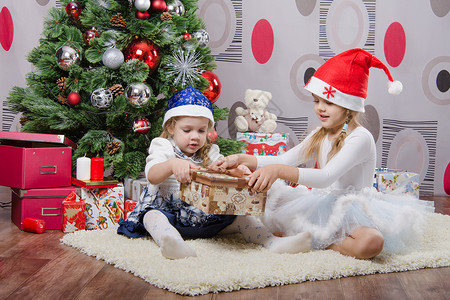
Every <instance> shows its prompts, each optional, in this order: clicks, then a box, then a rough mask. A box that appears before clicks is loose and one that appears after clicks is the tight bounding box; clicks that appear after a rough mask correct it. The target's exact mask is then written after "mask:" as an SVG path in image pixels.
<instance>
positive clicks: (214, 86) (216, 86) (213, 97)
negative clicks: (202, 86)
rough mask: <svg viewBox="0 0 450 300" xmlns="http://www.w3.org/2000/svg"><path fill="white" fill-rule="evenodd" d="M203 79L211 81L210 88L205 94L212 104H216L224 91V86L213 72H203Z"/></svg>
mask: <svg viewBox="0 0 450 300" xmlns="http://www.w3.org/2000/svg"><path fill="white" fill-rule="evenodd" d="M202 77H203V78H205V79H206V80H208V81H209V87H208V88H207V90H206V91H204V92H203V94H204V95H205V96H206V98H208V99H209V101H211V103H214V102H216V101H217V99H218V98H219V96H220V92H221V91H222V84H221V83H220V80H219V77H217V75H216V74H214V73H213V72H211V71H203V73H202Z"/></svg>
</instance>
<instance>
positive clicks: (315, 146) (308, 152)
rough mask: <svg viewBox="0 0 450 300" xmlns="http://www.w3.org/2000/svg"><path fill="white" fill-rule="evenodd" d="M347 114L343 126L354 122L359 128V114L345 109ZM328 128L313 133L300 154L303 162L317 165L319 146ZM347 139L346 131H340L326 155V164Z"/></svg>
mask: <svg viewBox="0 0 450 300" xmlns="http://www.w3.org/2000/svg"><path fill="white" fill-rule="evenodd" d="M345 111H346V114H347V119H346V121H345V124H348V125H350V123H351V122H354V123H355V125H356V126H359V125H360V123H359V121H358V119H359V115H360V114H359V113H358V112H356V111H352V110H350V109H347V108H346V109H345ZM328 131H329V130H328V128H324V127H322V128H320V129H319V130H318V131H317V132H316V133H314V134H313V135H312V136H311V138H310V139H309V142H308V144H307V145H306V147H305V150H304V151H303V152H302V155H303V159H304V161H310V160H312V161H313V162H315V163H317V166H318V167H320V166H319V165H318V163H319V153H320V145H321V144H322V141H323V139H324V138H325V137H326V136H327V134H328ZM346 137H347V130H341V132H340V133H339V135H338V136H337V137H336V140H335V141H334V143H333V146H332V147H331V150H330V152H329V153H328V157H327V162H328V161H330V159H332V158H333V156H335V155H336V154H337V153H338V152H339V151H340V150H341V149H342V147H343V146H344V141H345V138H346Z"/></svg>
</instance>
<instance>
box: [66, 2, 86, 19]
mask: <svg viewBox="0 0 450 300" xmlns="http://www.w3.org/2000/svg"><path fill="white" fill-rule="evenodd" d="M81 10H82V9H81V5H80V4H79V3H78V2H75V1H70V2H69V3H67V5H66V13H67V14H68V15H69V16H70V17H72V18H78V17H79V16H80V14H81Z"/></svg>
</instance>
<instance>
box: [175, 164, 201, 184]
mask: <svg viewBox="0 0 450 300" xmlns="http://www.w3.org/2000/svg"><path fill="white" fill-rule="evenodd" d="M171 167H172V173H173V175H174V176H175V179H176V180H178V181H179V182H181V183H184V182H191V172H190V171H191V169H195V170H198V169H200V167H199V166H196V165H195V164H194V163H192V162H190V161H187V160H184V159H179V158H172V161H171Z"/></svg>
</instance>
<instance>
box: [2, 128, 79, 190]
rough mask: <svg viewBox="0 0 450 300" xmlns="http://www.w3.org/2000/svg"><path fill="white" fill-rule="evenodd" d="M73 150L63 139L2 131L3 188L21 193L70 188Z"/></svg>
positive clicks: (58, 136)
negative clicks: (32, 190) (40, 189)
mask: <svg viewBox="0 0 450 300" xmlns="http://www.w3.org/2000/svg"><path fill="white" fill-rule="evenodd" d="M72 148H73V149H75V148H76V144H75V143H73V142H72V141H71V140H69V139H67V138H65V137H64V136H63V135H56V134H42V133H28V132H9V131H0V163H1V165H2V166H3V171H2V172H0V185H4V186H9V187H13V188H19V189H38V188H48V187H66V186H70V185H71V171H72Z"/></svg>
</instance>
